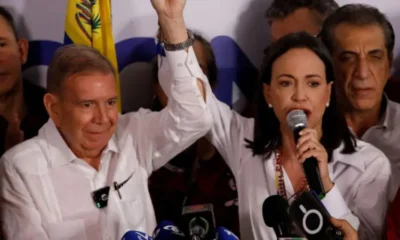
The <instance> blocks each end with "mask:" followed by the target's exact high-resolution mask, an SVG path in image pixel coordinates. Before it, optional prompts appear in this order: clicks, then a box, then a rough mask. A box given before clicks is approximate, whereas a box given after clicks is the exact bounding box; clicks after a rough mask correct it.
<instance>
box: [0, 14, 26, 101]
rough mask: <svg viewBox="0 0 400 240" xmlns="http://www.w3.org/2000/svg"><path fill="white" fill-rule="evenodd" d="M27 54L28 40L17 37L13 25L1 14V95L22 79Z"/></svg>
mask: <svg viewBox="0 0 400 240" xmlns="http://www.w3.org/2000/svg"><path fill="white" fill-rule="evenodd" d="M27 54H28V43H27V41H26V40H25V39H21V40H17V39H15V36H14V33H13V30H12V28H11V26H10V25H9V24H8V22H7V21H6V20H5V19H4V18H3V17H1V16H0V95H3V94H5V93H7V92H10V91H11V90H12V89H13V88H14V86H15V85H16V84H17V83H18V81H20V80H21V76H22V72H21V71H22V70H21V66H22V64H24V63H25V62H26V59H27Z"/></svg>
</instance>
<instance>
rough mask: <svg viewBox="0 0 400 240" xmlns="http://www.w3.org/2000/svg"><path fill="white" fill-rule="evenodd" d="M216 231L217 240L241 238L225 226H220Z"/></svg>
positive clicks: (236, 239) (237, 239)
mask: <svg viewBox="0 0 400 240" xmlns="http://www.w3.org/2000/svg"><path fill="white" fill-rule="evenodd" d="M216 233H217V238H216V240H239V238H238V237H237V236H236V235H235V234H234V233H233V232H231V231H229V230H228V229H226V228H224V227H218V228H217V230H216Z"/></svg>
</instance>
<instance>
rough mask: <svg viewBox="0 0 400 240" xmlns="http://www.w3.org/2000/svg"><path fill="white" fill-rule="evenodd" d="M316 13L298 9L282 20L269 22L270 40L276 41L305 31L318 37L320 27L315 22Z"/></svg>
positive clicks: (306, 9)
mask: <svg viewBox="0 0 400 240" xmlns="http://www.w3.org/2000/svg"><path fill="white" fill-rule="evenodd" d="M317 17H318V16H317V13H316V12H315V11H313V10H310V9H308V8H299V9H297V10H296V11H294V12H293V13H291V14H290V15H288V16H287V17H285V18H282V19H276V20H273V21H272V22H271V40H272V41H273V42H274V41H277V40H278V39H280V38H282V37H283V36H285V35H287V34H289V33H295V32H300V31H306V32H308V33H310V34H311V35H314V36H316V35H318V33H319V32H320V30H321V25H320V24H318V21H317Z"/></svg>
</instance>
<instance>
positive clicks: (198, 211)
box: [181, 204, 215, 240]
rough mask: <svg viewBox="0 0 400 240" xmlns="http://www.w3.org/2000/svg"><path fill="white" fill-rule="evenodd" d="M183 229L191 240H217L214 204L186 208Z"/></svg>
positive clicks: (182, 222) (183, 211)
mask: <svg viewBox="0 0 400 240" xmlns="http://www.w3.org/2000/svg"><path fill="white" fill-rule="evenodd" d="M181 229H182V230H183V232H184V234H185V235H186V236H189V239H191V240H212V239H215V218H214V210H213V205H212V204H199V205H191V206H185V207H183V210H182V221H181Z"/></svg>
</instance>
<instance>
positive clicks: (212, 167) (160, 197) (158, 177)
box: [149, 34, 239, 236]
mask: <svg viewBox="0 0 400 240" xmlns="http://www.w3.org/2000/svg"><path fill="white" fill-rule="evenodd" d="M194 39H195V42H194V45H193V50H194V53H195V55H196V58H197V60H198V62H199V65H200V68H201V70H202V71H203V73H204V74H205V75H206V76H207V77H208V80H209V82H210V85H211V86H212V87H214V86H215V85H216V82H217V66H216V63H215V56H214V52H213V50H212V47H211V45H210V43H209V42H207V40H205V39H204V38H203V37H202V36H200V35H198V34H194ZM155 63H156V64H155V68H154V70H155V75H157V72H158V66H157V62H155ZM155 92H156V98H155V106H154V108H153V110H154V111H160V110H162V109H163V108H164V107H165V106H167V102H168V97H167V96H166V95H165V93H164V91H163V90H162V88H161V86H160V84H159V83H158V80H157V81H155ZM149 190H150V195H151V197H152V200H153V205H154V210H155V214H156V218H157V221H162V220H171V221H173V222H175V223H176V224H179V221H180V219H181V216H182V207H183V206H188V205H195V204H205V203H212V204H213V207H214V214H215V220H216V225H217V226H223V227H226V228H228V229H229V230H231V231H232V232H233V233H235V234H236V235H237V236H239V214H238V206H237V191H236V184H235V179H234V177H233V174H232V172H231V171H230V169H229V167H228V166H227V165H226V163H225V161H224V160H223V158H222V157H221V155H220V154H219V152H218V151H217V150H216V149H215V147H214V146H213V145H212V144H211V143H210V142H209V141H208V140H207V139H206V138H201V139H199V140H198V141H197V142H196V143H195V144H193V145H192V146H191V147H189V148H188V149H186V150H185V151H183V152H182V153H180V154H179V155H177V156H176V157H175V158H174V159H172V160H171V161H169V162H168V163H167V164H166V165H165V166H164V167H162V168H161V169H159V170H157V171H156V172H153V174H152V175H151V176H150V179H149Z"/></svg>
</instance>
